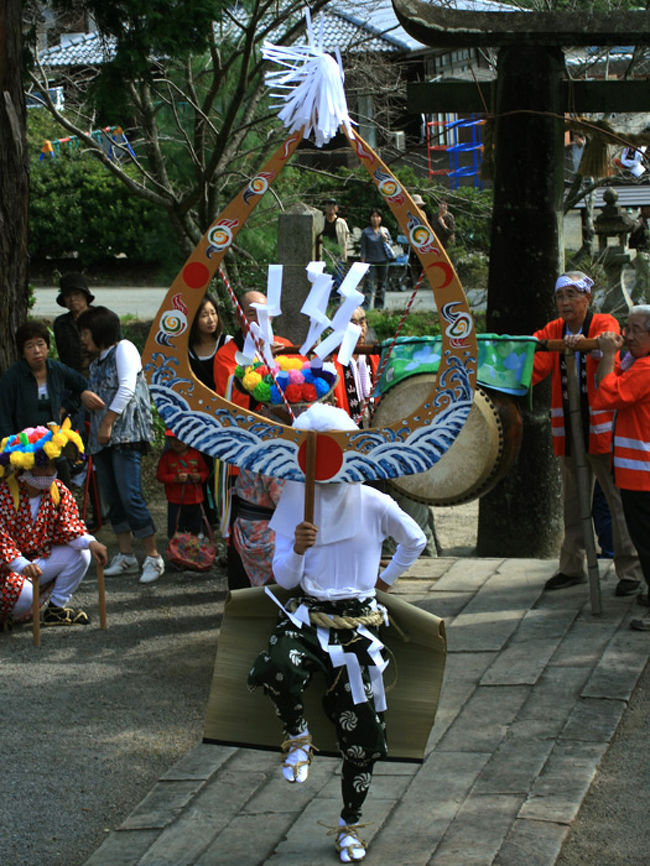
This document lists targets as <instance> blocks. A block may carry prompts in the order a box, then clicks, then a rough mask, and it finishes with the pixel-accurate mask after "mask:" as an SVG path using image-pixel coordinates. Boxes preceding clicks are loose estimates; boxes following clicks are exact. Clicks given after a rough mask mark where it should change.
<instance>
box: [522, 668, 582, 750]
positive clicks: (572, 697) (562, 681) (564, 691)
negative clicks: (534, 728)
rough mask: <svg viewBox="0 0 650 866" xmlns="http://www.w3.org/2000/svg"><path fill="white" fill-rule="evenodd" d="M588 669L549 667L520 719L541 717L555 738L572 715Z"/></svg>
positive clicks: (523, 709)
mask: <svg viewBox="0 0 650 866" xmlns="http://www.w3.org/2000/svg"><path fill="white" fill-rule="evenodd" d="M588 676H589V671H588V670H587V669H586V668H584V667H576V668H570V667H547V668H546V670H545V671H544V673H543V674H542V676H541V677H540V678H539V680H538V681H537V683H536V684H535V688H534V689H533V690H532V691H531V693H530V695H529V696H528V699H527V700H526V702H525V703H524V704H523V706H522V707H521V709H520V710H519V712H518V714H517V721H518V722H520V721H526V720H541V721H542V722H543V723H544V724H545V725H546V728H547V732H548V736H549V737H555V736H557V734H558V732H559V731H560V730H562V728H563V727H564V725H565V724H566V720H567V719H568V718H569V715H570V714H571V712H572V710H573V707H574V706H575V703H576V701H577V700H578V699H579V696H580V692H581V691H582V688H583V686H584V684H585V682H586V681H587V678H588Z"/></svg>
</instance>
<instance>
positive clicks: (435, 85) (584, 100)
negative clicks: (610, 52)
mask: <svg viewBox="0 0 650 866" xmlns="http://www.w3.org/2000/svg"><path fill="white" fill-rule="evenodd" d="M495 86H496V81H481V82H478V83H476V82H474V81H440V82H432V83H424V82H417V83H411V84H409V85H408V88H407V100H408V110H409V112H411V113H412V114H436V113H438V112H458V113H459V114H470V113H478V114H481V113H484V112H486V111H488V112H490V111H492V106H493V105H494V88H495ZM562 100H563V102H562V104H563V110H564V111H570V112H578V113H587V112H600V111H617V112H619V111H638V112H650V82H648V81H573V80H571V81H569V80H566V79H565V80H564V81H563V82H562ZM546 107H547V106H540V110H545V109H546Z"/></svg>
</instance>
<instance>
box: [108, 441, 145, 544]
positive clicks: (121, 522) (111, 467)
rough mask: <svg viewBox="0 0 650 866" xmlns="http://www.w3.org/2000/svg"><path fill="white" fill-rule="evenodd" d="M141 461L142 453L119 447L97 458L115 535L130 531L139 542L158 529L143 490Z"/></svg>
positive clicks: (112, 447) (112, 448) (110, 449)
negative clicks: (141, 484) (141, 486)
mask: <svg viewBox="0 0 650 866" xmlns="http://www.w3.org/2000/svg"><path fill="white" fill-rule="evenodd" d="M141 459H142V454H141V453H140V452H139V451H135V450H133V449H131V448H120V446H119V445H113V446H111V447H109V448H103V449H102V450H101V451H98V452H97V453H96V454H93V460H94V461H95V469H96V470H97V477H98V479H99V485H100V487H101V490H102V495H103V496H104V498H105V500H106V503H107V505H108V509H109V512H108V519H109V520H110V522H111V525H112V527H113V531H114V532H115V533H119V532H128V531H129V530H130V531H131V532H132V533H133V535H134V536H135V537H136V538H148V537H149V536H150V535H153V534H154V532H155V526H154V523H153V520H152V519H151V514H150V513H149V509H148V508H147V503H146V502H145V501H144V497H143V495H142V490H141V488H140V461H141Z"/></svg>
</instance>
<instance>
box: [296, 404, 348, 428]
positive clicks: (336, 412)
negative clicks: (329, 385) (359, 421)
mask: <svg viewBox="0 0 650 866" xmlns="http://www.w3.org/2000/svg"><path fill="white" fill-rule="evenodd" d="M292 426H293V427H295V428H296V429H297V430H313V431H315V432H316V433H326V432H327V431H328V430H341V431H345V430H358V429H359V428H358V427H357V425H356V424H355V423H354V421H353V420H352V418H350V416H349V415H348V413H347V412H346V411H345V410H344V409H337V408H336V406H329V405H328V404H327V403H314V404H313V405H312V406H310V407H309V409H306V410H305V411H304V412H303V413H302V414H301V415H299V416H298V417H297V418H296V420H295V421H294V422H293V424H292Z"/></svg>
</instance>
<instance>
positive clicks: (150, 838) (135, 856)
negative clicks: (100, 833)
mask: <svg viewBox="0 0 650 866" xmlns="http://www.w3.org/2000/svg"><path fill="white" fill-rule="evenodd" d="M157 838H158V830H114V831H113V832H112V833H111V834H110V835H109V836H108V838H107V839H106V840H105V841H104V842H102V844H101V845H100V846H99V848H98V849H97V850H96V851H95V852H94V853H93V854H91V856H90V858H89V859H88V860H86V863H85V864H84V866H136V864H137V863H138V862H139V860H140V857H141V856H142V855H143V854H144V853H145V851H146V850H147V849H148V848H149V846H150V845H151V844H152V843H153V842H155V841H156V839H157Z"/></svg>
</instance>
